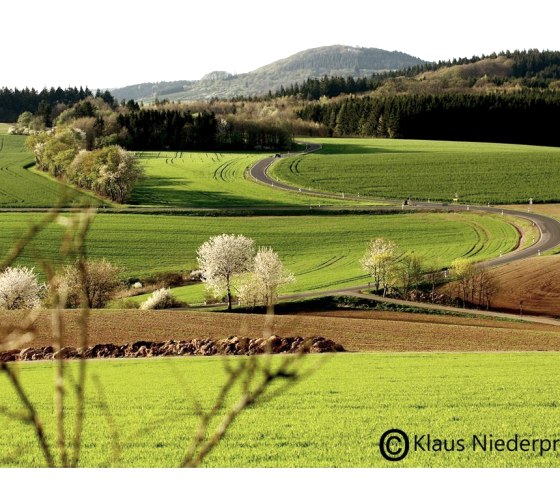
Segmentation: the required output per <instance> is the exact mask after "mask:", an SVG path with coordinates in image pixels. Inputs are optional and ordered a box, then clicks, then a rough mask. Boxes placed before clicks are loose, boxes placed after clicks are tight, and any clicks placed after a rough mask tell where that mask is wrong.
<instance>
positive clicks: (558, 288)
mask: <svg viewBox="0 0 560 479" xmlns="http://www.w3.org/2000/svg"><path fill="white" fill-rule="evenodd" d="M494 273H495V275H496V279H497V280H498V285H499V292H498V293H497V294H496V296H495V297H494V299H493V300H492V307H493V308H494V309H500V310H505V311H511V312H516V313H519V311H520V302H521V301H523V312H524V313H526V314H543V315H547V316H560V256H539V257H535V258H529V259H525V260H522V261H516V262H515V263H512V264H509V265H506V266H502V267H500V268H497V269H496V270H494Z"/></svg>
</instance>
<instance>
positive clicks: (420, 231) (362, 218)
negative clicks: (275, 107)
mask: <svg viewBox="0 0 560 479" xmlns="http://www.w3.org/2000/svg"><path fill="white" fill-rule="evenodd" d="M38 218H39V216H38V215H36V214H24V213H19V214H17V213H5V214H2V215H0V257H1V256H2V255H3V254H5V253H6V251H7V249H8V247H9V246H10V245H11V244H12V243H13V240H14V239H15V238H17V237H19V236H20V235H21V233H22V231H24V230H25V228H26V227H27V225H28V224H29V223H31V222H33V221H37V219H38ZM61 232H62V227H61V226H58V225H52V226H51V227H50V228H49V229H48V230H47V231H45V232H43V233H42V234H41V235H40V236H39V237H38V238H37V240H36V241H35V245H36V249H37V250H38V251H39V252H40V253H41V254H43V255H44V256H45V257H47V258H56V257H57V254H58V253H57V251H58V248H59V245H58V239H59V238H60V235H61ZM221 233H235V234H244V235H246V236H250V237H252V238H254V239H255V241H256V242H257V244H258V245H261V246H272V247H273V248H274V249H275V250H276V251H278V253H279V255H280V257H281V258H282V260H283V261H284V262H285V264H286V265H287V267H288V268H289V269H291V270H292V271H293V272H294V273H295V274H296V277H297V282H296V283H295V284H293V285H292V286H291V291H307V290H325V289H333V288H335V287H338V286H340V287H342V286H349V285H352V284H363V283H364V281H367V279H366V276H365V275H364V273H363V271H362V270H361V268H360V266H359V259H360V258H361V256H362V255H363V252H364V250H365V248H366V246H367V243H368V241H369V240H370V239H372V238H376V237H386V238H390V239H392V240H394V241H396V242H397V243H398V244H400V245H402V248H403V249H404V250H409V251H415V252H417V253H420V254H423V255H425V256H426V257H427V258H429V259H432V260H434V261H436V263H437V264H438V265H439V266H444V265H448V264H449V263H450V262H451V261H452V260H454V259H455V258H457V257H461V256H466V257H470V258H473V259H477V260H482V259H485V258H489V257H493V256H498V255H499V254H500V253H501V252H502V253H504V252H507V251H509V250H511V249H512V248H514V247H515V245H516V243H517V232H516V230H515V228H514V227H513V226H512V225H510V224H509V223H507V222H505V221H503V219H502V218H501V217H498V216H490V215H478V214H469V213H463V214H455V213H441V214H424V213H422V214H420V213H417V214H416V213H415V214H391V215H340V216H319V217H313V216H297V217H296V216H293V217H292V216H279V217H225V218H212V217H210V218H206V217H180V216H165V215H131V214H129V215H122V214H100V215H98V216H97V218H96V219H95V221H94V224H93V227H92V230H91V232H90V234H89V236H88V238H87V240H88V252H89V254H90V256H91V257H92V258H100V257H106V258H107V259H109V260H110V261H112V262H115V263H116V264H119V265H120V266H122V267H123V268H124V270H125V275H126V276H127V277H134V276H138V277H143V276H146V275H149V274H152V273H156V272H165V271H181V270H190V269H196V249H197V248H198V246H200V245H201V244H202V243H203V242H204V241H206V240H207V239H208V238H209V237H210V236H213V235H217V234H221ZM435 245H437V248H436V247H435ZM22 261H23V262H25V263H28V264H33V259H32V257H31V253H30V252H25V253H24V255H23V257H22ZM187 290H188V291H190V290H189V288H188V287H187ZM198 291H199V292H200V291H201V288H199V289H198ZM179 292H180V291H179ZM198 294H199V293H197V295H198ZM192 299H193V298H189V300H192ZM199 299H200V296H199Z"/></svg>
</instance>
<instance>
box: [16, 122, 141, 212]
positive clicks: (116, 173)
mask: <svg viewBox="0 0 560 479" xmlns="http://www.w3.org/2000/svg"><path fill="white" fill-rule="evenodd" d="M85 143H86V135H85V133H84V132H82V131H81V130H75V129H74V130H73V129H63V130H58V131H57V132H56V133H54V132H53V131H50V132H43V133H41V134H38V135H32V136H30V137H29V138H28V141H27V144H28V147H29V148H31V149H32V150H33V152H34V153H35V161H36V165H37V168H38V169H40V170H41V171H45V172H48V173H50V174H51V175H53V176H55V177H56V178H60V179H62V180H65V181H68V182H69V183H72V184H74V185H76V186H78V187H80V188H84V189H88V190H91V191H94V192H95V193H97V194H99V195H101V196H105V197H107V198H109V199H110V200H111V201H116V202H118V203H124V202H125V201H126V199H127V198H128V196H129V195H130V193H131V192H132V188H133V186H134V184H135V183H136V182H137V181H138V180H139V179H140V178H142V176H143V170H142V167H141V165H140V162H139V161H138V160H137V158H136V157H135V155H133V154H132V153H130V152H128V151H126V150H125V149H123V148H121V147H120V146H107V147H103V148H99V149H97V150H93V151H88V150H86V149H85Z"/></svg>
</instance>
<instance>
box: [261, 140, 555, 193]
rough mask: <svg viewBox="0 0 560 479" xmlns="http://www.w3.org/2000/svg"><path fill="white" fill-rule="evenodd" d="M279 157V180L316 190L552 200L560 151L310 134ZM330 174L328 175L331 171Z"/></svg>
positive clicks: (275, 168) (524, 147) (503, 145)
mask: <svg viewBox="0 0 560 479" xmlns="http://www.w3.org/2000/svg"><path fill="white" fill-rule="evenodd" d="M316 142H317V143H321V144H322V145H323V148H322V149H321V150H320V151H318V152H317V153H314V154H311V155H307V156H301V157H297V158H287V159H282V160H280V161H279V162H277V163H276V164H275V165H273V166H272V168H271V172H272V174H274V175H275V176H277V177H278V178H279V179H280V180H283V181H286V182H288V183H291V184H293V185H296V186H302V187H305V188H308V187H311V188H313V189H315V190H319V191H330V192H335V193H340V192H344V193H347V194H358V193H359V194H360V195H362V196H364V195H368V196H371V197H377V198H397V199H404V198H407V197H408V196H411V197H412V198H414V199H420V200H427V199H430V200H437V201H444V202H451V201H452V200H453V198H454V197H455V194H457V195H458V197H459V201H461V202H463V203H486V202H491V203H528V201H529V198H533V199H534V201H535V202H554V201H560V148H550V147H541V146H526V145H507V144H494V143H467V142H445V141H418V140H387V139H340V138H339V139H332V138H331V139H318V140H316ZM333 172H336V174H333Z"/></svg>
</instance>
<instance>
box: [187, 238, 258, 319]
mask: <svg viewBox="0 0 560 479" xmlns="http://www.w3.org/2000/svg"><path fill="white" fill-rule="evenodd" d="M254 254H255V242H254V241H253V240H252V239H251V238H247V237H245V236H243V235H228V234H222V235H219V236H213V237H212V238H210V239H209V240H208V241H206V242H205V243H203V244H202V245H201V246H200V248H198V250H197V259H198V265H199V268H200V270H201V271H202V274H203V278H204V281H205V282H206V283H207V284H208V286H209V287H210V289H212V290H214V291H215V292H216V293H217V292H220V291H223V290H224V289H225V290H226V292H227V301H228V311H231V309H232V308H231V301H232V294H231V287H232V286H231V285H232V280H233V278H234V277H235V276H237V275H239V274H242V273H247V272H249V271H250V270H251V266H252V260H253V256H254Z"/></svg>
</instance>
